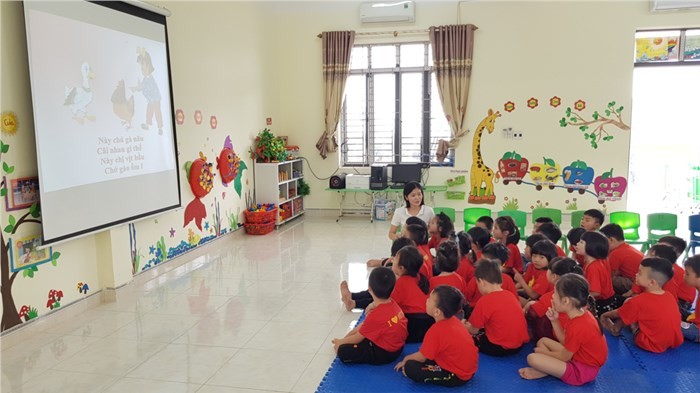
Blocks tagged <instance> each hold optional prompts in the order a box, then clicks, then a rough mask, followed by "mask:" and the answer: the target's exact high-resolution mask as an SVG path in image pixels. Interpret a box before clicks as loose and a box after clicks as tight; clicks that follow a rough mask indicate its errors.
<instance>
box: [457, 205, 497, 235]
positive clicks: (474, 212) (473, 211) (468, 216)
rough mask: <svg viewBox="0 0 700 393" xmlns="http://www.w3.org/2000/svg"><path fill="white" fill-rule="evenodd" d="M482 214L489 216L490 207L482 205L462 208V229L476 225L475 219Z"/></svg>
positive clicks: (466, 229)
mask: <svg viewBox="0 0 700 393" xmlns="http://www.w3.org/2000/svg"><path fill="white" fill-rule="evenodd" d="M482 216H491V209H486V208H483V207H468V208H466V209H464V230H465V231H468V230H469V229H471V227H473V226H474V225H476V220H478V219H479V217H482Z"/></svg>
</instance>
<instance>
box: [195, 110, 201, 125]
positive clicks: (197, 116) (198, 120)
mask: <svg viewBox="0 0 700 393" xmlns="http://www.w3.org/2000/svg"><path fill="white" fill-rule="evenodd" d="M194 122H195V124H197V125H200V124H202V111H194Z"/></svg>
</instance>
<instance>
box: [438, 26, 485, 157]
mask: <svg viewBox="0 0 700 393" xmlns="http://www.w3.org/2000/svg"><path fill="white" fill-rule="evenodd" d="M476 29H478V27H476V26H474V25H452V26H437V27H436V26H432V27H431V28H430V31H429V36H430V44H431V46H432V48H433V66H434V67H435V76H436V78H437V85H438V92H439V93H440V101H441V102H442V109H443V111H444V112H445V116H446V117H447V122H448V123H449V124H450V129H451V131H452V138H451V139H450V141H449V146H450V147H451V148H455V147H457V145H459V141H460V139H461V138H462V137H463V136H464V135H466V133H467V132H468V130H467V124H466V119H467V101H468V98H469V80H470V79H471V75H472V52H473V51H474V31H475V30H476Z"/></svg>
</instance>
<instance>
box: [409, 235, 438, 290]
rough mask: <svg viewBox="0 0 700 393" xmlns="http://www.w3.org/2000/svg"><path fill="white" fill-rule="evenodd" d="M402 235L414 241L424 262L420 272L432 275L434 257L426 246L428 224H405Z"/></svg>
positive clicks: (427, 275)
mask: <svg viewBox="0 0 700 393" xmlns="http://www.w3.org/2000/svg"><path fill="white" fill-rule="evenodd" d="M404 237H407V238H409V239H411V240H413V242H414V243H416V248H417V249H418V251H419V252H420V253H421V255H422V256H423V262H425V263H424V265H423V268H422V270H421V272H422V273H423V274H425V276H426V277H428V278H430V277H432V276H433V263H434V259H433V254H431V253H430V249H429V248H428V226H427V225H425V224H422V225H421V224H407V225H406V228H405V230H404Z"/></svg>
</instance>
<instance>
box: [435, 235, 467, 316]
mask: <svg viewBox="0 0 700 393" xmlns="http://www.w3.org/2000/svg"><path fill="white" fill-rule="evenodd" d="M435 266H436V267H437V270H439V271H440V274H439V275H437V276H434V277H433V278H431V279H430V290H431V291H432V290H433V289H435V287H438V286H440V285H451V286H453V287H455V288H457V289H459V291H460V292H461V293H462V295H464V294H465V293H466V292H467V284H465V283H464V279H463V278H462V277H460V275H459V274H457V273H456V272H455V271H456V270H457V267H458V266H459V246H457V243H455V242H454V241H452V240H446V241H444V242H442V243H441V244H440V245H439V246H438V249H437V253H436V254H435ZM458 319H459V318H458Z"/></svg>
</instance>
